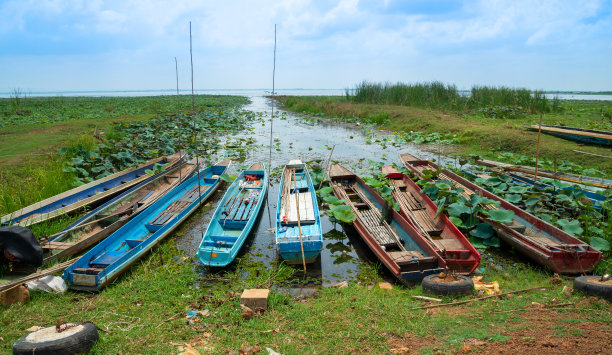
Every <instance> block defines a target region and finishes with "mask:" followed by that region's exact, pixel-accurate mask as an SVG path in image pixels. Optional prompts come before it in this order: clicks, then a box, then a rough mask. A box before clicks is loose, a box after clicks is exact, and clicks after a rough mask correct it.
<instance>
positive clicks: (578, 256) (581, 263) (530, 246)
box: [404, 162, 602, 274]
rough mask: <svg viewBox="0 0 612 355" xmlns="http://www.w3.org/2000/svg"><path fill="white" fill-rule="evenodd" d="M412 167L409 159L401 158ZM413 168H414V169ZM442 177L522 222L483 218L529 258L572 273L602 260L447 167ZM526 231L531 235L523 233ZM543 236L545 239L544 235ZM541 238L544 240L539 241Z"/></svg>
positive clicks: (595, 252)
mask: <svg viewBox="0 0 612 355" xmlns="http://www.w3.org/2000/svg"><path fill="white" fill-rule="evenodd" d="M404 164H405V165H406V167H407V168H409V169H411V165H412V164H413V162H412V163H409V162H404ZM426 164H427V165H429V166H433V167H435V168H437V166H435V164H434V163H431V162H427V163H425V162H423V163H419V165H421V166H423V165H426ZM413 170H414V169H413ZM441 175H442V176H443V178H446V179H449V180H451V181H454V182H456V183H458V184H460V185H462V186H463V187H465V188H466V189H469V190H471V191H473V192H477V193H478V194H480V195H482V196H484V197H487V198H489V199H491V200H494V201H497V202H499V203H500V207H501V208H504V209H506V210H511V211H513V212H514V215H515V217H514V222H516V224H517V225H519V226H523V228H521V229H524V231H525V232H520V231H519V228H514V227H513V226H510V225H506V224H502V223H497V222H495V221H491V220H489V219H487V218H483V220H484V221H485V222H486V223H488V224H490V225H492V226H494V228H496V229H497V230H498V233H497V235H498V236H499V238H500V239H502V240H503V241H504V242H506V243H508V244H510V245H512V246H514V247H515V248H516V249H517V250H518V251H519V252H521V253H523V254H524V255H526V256H528V257H530V258H531V259H532V260H534V261H536V262H538V263H540V264H542V265H544V266H546V267H548V268H549V269H550V270H552V271H554V272H557V273H560V274H575V273H586V272H591V271H593V269H594V268H595V267H596V266H597V264H598V263H599V261H600V260H601V256H602V255H601V252H600V251H598V250H597V249H595V248H593V247H591V246H590V245H588V244H586V243H584V242H582V241H581V240H580V239H578V238H575V237H573V236H571V235H569V234H568V233H566V232H564V231H562V230H561V229H559V228H557V227H555V226H553V225H551V224H549V223H547V222H545V221H543V220H541V219H539V218H537V217H536V216H534V215H532V214H530V213H528V212H527V211H524V210H522V209H520V208H518V207H517V206H515V205H513V204H512V203H510V202H508V201H506V200H504V199H502V198H501V197H499V196H497V195H495V194H493V193H491V192H489V191H487V190H485V189H483V188H481V187H480V186H478V185H476V184H474V183H472V182H470V181H468V180H467V179H465V178H463V177H461V176H459V175H457V174H455V173H453V172H452V171H449V170H444V171H442V173H441ZM526 231H529V234H530V235H526V234H524V233H526ZM543 238H544V239H543ZM547 239H548V240H547ZM543 240H544V242H542V241H543Z"/></svg>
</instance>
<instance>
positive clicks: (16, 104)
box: [0, 93, 249, 128]
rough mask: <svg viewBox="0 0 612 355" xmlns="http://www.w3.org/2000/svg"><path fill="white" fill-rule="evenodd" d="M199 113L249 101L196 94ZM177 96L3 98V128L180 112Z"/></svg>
mask: <svg viewBox="0 0 612 355" xmlns="http://www.w3.org/2000/svg"><path fill="white" fill-rule="evenodd" d="M179 97H180V104H181V107H191V96H187V95H181V96H179ZM194 101H195V107H196V112H199V111H205V110H206V109H209V108H213V107H222V106H225V107H227V106H238V105H244V104H247V103H248V102H249V100H248V99H247V98H245V97H240V96H221V95H215V96H213V95H196V96H194ZM176 104H177V102H176V96H172V95H167V96H138V97H129V96H128V97H85V96H83V97H80V96H76V97H63V96H57V97H30V96H27V95H23V94H22V93H20V94H18V96H17V99H16V98H15V97H12V98H0V128H1V127H5V126H9V125H10V126H12V127H14V126H17V125H24V124H33V123H55V122H63V121H73V120H82V119H93V118H114V117H120V116H126V115H131V116H133V115H157V114H161V113H168V112H176Z"/></svg>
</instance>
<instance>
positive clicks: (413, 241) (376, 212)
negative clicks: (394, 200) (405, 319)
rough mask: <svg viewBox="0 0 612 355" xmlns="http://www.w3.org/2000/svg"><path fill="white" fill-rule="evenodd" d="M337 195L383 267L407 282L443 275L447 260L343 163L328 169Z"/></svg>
mask: <svg viewBox="0 0 612 355" xmlns="http://www.w3.org/2000/svg"><path fill="white" fill-rule="evenodd" d="M328 175H329V177H330V179H331V186H332V187H333V189H334V195H335V196H336V197H337V198H338V199H340V200H344V204H346V205H347V206H349V207H351V210H352V211H353V214H354V215H355V221H354V222H353V226H354V227H355V229H356V230H357V232H358V233H359V235H360V236H361V238H362V239H363V240H364V242H365V243H366V244H367V245H368V247H369V248H370V249H371V250H372V252H374V254H375V255H376V257H377V258H378V259H379V260H380V261H381V263H382V264H383V265H385V267H386V268H387V269H388V270H389V271H390V272H391V273H392V274H393V275H394V276H395V277H396V278H397V279H399V280H400V281H402V282H404V283H410V282H419V281H421V280H422V279H423V277H425V276H427V275H431V274H435V273H439V272H441V271H442V270H443V269H444V268H445V267H446V262H445V261H444V259H443V258H442V257H441V256H440V255H438V253H437V252H436V251H435V250H434V248H433V247H432V246H431V245H430V244H429V243H428V242H427V241H426V240H425V239H424V238H423V237H422V236H421V235H420V234H419V232H418V231H417V230H416V229H414V227H413V226H412V225H411V224H410V223H408V221H406V219H404V217H402V216H401V215H400V214H399V213H398V212H396V211H394V210H393V209H392V208H389V209H388V210H389V213H390V215H389V217H390V221H388V219H387V218H385V217H387V216H385V215H384V214H383V212H382V211H381V210H383V208H384V206H385V204H386V201H385V200H384V199H383V198H382V197H381V196H380V195H379V194H378V193H377V192H376V191H375V190H374V189H372V188H371V187H370V186H368V185H366V183H365V182H364V181H363V180H362V179H361V178H359V177H358V176H357V175H355V173H353V172H352V171H350V170H348V169H346V168H345V167H343V166H342V165H340V164H333V165H331V166H330V168H329V174H328Z"/></svg>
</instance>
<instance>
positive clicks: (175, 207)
mask: <svg viewBox="0 0 612 355" xmlns="http://www.w3.org/2000/svg"><path fill="white" fill-rule="evenodd" d="M229 164H230V161H229V160H224V161H221V162H219V163H217V164H215V165H213V166H209V167H208V168H206V169H204V170H201V171H198V172H197V173H195V174H193V175H192V176H191V177H190V178H188V179H187V180H185V181H184V182H183V183H181V184H180V185H178V186H176V187H175V188H173V189H172V190H171V191H169V192H168V193H166V194H165V195H164V196H163V197H161V198H160V199H158V200H157V201H156V202H154V203H153V204H152V205H151V206H149V208H147V209H146V210H144V211H142V212H141V213H140V214H139V215H138V216H136V217H134V218H133V219H132V220H130V221H129V222H128V223H126V224H125V225H124V226H123V227H121V228H119V229H118V230H117V231H115V232H114V233H113V234H111V235H110V236H109V237H108V238H106V239H105V240H103V241H102V242H100V243H99V244H98V245H96V246H95V247H94V248H93V249H91V250H90V251H89V252H87V253H85V254H84V255H83V256H82V257H81V258H79V259H78V260H77V261H76V262H75V263H74V264H72V265H71V266H70V267H69V268H68V269H66V271H64V274H63V275H62V277H63V278H64V279H65V280H66V282H67V283H68V285H69V286H70V288H72V289H75V290H81V291H99V290H100V289H102V288H103V287H105V286H106V285H108V283H109V282H111V281H112V280H113V279H115V278H116V277H118V276H119V275H120V274H121V273H122V272H124V271H125V270H127V269H128V268H129V267H130V266H131V265H132V264H134V263H135V262H136V261H137V260H138V259H139V258H141V257H142V256H143V255H144V254H145V253H146V252H148V251H149V250H151V248H153V246H155V245H156V244H157V243H159V242H160V241H161V240H162V239H163V238H164V237H166V236H167V235H168V234H170V233H171V232H172V231H173V230H174V229H175V228H176V227H178V226H179V225H180V224H181V222H183V221H184V220H185V219H187V218H188V217H189V216H190V215H191V214H192V213H193V212H194V211H195V210H196V209H197V208H198V207H199V206H200V205H202V204H203V203H204V202H206V200H207V199H208V198H209V197H210V196H211V195H212V194H213V193H214V191H215V190H216V189H217V188H218V187H219V185H220V183H221V180H220V179H219V176H220V175H221V174H223V173H224V172H225V171H226V170H227V167H228V166H229Z"/></svg>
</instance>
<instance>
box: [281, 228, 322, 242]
mask: <svg viewBox="0 0 612 355" xmlns="http://www.w3.org/2000/svg"><path fill="white" fill-rule="evenodd" d="M300 227H301V228H300V229H298V227H297V226H293V227H284V228H286V230H285V231H283V232H281V231H282V229H281V230H279V240H280V242H293V241H296V240H297V241H299V240H300V231H301V232H302V241H307V240H310V239H313V240H318V239H319V234H318V232H319V227H318V226H317V225H314V224H311V225H301V226H300Z"/></svg>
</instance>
